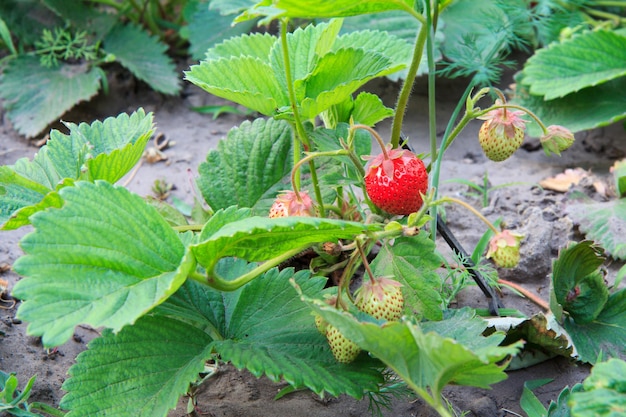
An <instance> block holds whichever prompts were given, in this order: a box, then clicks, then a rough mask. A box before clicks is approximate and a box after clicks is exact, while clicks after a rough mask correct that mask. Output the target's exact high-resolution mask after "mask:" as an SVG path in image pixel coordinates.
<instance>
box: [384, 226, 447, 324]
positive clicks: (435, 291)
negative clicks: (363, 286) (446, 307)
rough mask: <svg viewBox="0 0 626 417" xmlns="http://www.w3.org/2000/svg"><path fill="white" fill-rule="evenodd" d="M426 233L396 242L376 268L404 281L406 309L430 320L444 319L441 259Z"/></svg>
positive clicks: (385, 246) (387, 244) (389, 247)
mask: <svg viewBox="0 0 626 417" xmlns="http://www.w3.org/2000/svg"><path fill="white" fill-rule="evenodd" d="M434 249H435V247H434V244H433V242H432V241H431V240H430V239H429V238H428V236H427V234H426V233H420V234H419V235H418V236H415V237H411V238H398V239H395V241H394V242H393V244H390V243H385V244H384V245H383V247H382V248H381V249H380V252H379V253H378V255H377V256H376V259H375V260H374V262H372V269H373V270H374V273H375V274H376V275H377V276H391V277H393V278H394V279H396V280H398V281H399V282H401V283H402V284H403V285H404V287H402V293H403V295H404V298H405V305H406V307H405V309H406V310H407V311H409V312H410V313H413V314H415V313H417V314H418V315H419V316H422V317H424V318H427V319H429V320H441V318H442V317H443V315H442V307H443V306H442V299H441V294H440V292H439V290H440V288H441V278H440V277H439V275H438V274H437V273H436V269H437V268H439V267H440V266H441V259H440V258H439V256H438V255H437V254H436V253H435V250H434Z"/></svg>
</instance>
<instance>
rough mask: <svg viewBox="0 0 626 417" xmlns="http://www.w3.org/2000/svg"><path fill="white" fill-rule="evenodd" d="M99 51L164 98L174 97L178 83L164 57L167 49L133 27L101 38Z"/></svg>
mask: <svg viewBox="0 0 626 417" xmlns="http://www.w3.org/2000/svg"><path fill="white" fill-rule="evenodd" d="M103 48H104V50H105V51H106V52H107V53H110V54H113V55H115V60H116V61H118V62H119V63H120V64H122V66H124V67H125V68H127V69H128V70H130V72H132V73H133V75H135V76H136V77H137V78H139V79H140V80H143V81H145V82H146V83H148V85H149V86H150V87H151V88H153V89H154V90H156V91H158V92H161V93H164V94H178V93H179V92H180V88H181V83H180V79H179V77H178V74H177V72H176V66H175V65H174V63H173V62H172V60H171V59H170V58H169V57H168V56H167V55H166V54H165V52H166V51H167V45H165V44H164V43H162V42H160V41H159V40H158V38H157V37H155V36H150V34H148V33H147V32H145V31H144V30H143V29H141V28H139V27H138V26H135V25H133V24H127V25H118V26H116V27H114V28H113V29H112V30H111V31H110V32H109V33H108V34H107V36H106V37H105V38H104V41H103Z"/></svg>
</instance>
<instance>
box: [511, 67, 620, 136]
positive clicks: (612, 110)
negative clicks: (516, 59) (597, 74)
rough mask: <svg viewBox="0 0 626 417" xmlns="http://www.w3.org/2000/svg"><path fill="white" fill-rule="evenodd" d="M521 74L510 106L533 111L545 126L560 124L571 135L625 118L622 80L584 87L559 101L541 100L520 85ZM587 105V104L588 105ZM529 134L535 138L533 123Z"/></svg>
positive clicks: (535, 129) (537, 133)
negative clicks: (513, 105) (517, 105)
mask: <svg viewBox="0 0 626 417" xmlns="http://www.w3.org/2000/svg"><path fill="white" fill-rule="evenodd" d="M522 75H523V73H520V74H518V76H517V77H516V86H517V91H516V92H515V99H514V100H512V102H513V103H515V104H519V105H522V106H525V107H527V108H529V109H530V110H532V111H533V113H535V114H536V115H537V116H538V117H539V118H540V119H541V120H542V122H543V123H544V124H545V125H546V126H547V125H561V126H565V127H567V128H568V129H569V130H571V131H572V132H578V131H581V130H586V129H593V128H596V127H601V126H606V125H609V124H611V123H615V122H617V121H618V120H622V119H624V118H626V94H623V91H626V77H620V78H617V79H614V80H611V81H607V82H606V83H602V84H600V85H597V86H595V87H588V88H585V89H582V90H580V91H578V92H576V93H572V94H568V95H567V96H565V97H563V98H559V99H554V100H548V101H545V100H544V99H543V97H541V96H533V95H531V94H529V92H528V91H527V88H526V87H525V86H524V85H523V82H524V79H523V77H522ZM590 103H591V104H590ZM528 133H529V135H531V136H535V137H539V136H540V135H541V130H540V129H539V128H538V127H537V125H536V124H534V123H532V124H530V125H529V131H528Z"/></svg>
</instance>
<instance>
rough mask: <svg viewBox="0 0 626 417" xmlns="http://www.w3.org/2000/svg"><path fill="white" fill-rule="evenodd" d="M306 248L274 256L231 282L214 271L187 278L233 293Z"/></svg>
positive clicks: (195, 274) (194, 272)
mask: <svg viewBox="0 0 626 417" xmlns="http://www.w3.org/2000/svg"><path fill="white" fill-rule="evenodd" d="M308 247H309V245H307V246H302V247H299V248H297V249H292V250H290V251H287V252H285V253H283V254H281V255H279V256H276V257H275V258H272V259H269V260H267V261H265V262H263V263H262V264H261V265H259V266H257V267H256V268H254V269H253V270H251V271H250V272H247V273H245V274H243V275H241V276H239V277H237V278H235V279H233V280H226V279H224V278H222V277H221V276H220V275H218V274H217V273H215V271H212V272H213V273H212V274H210V275H206V276H205V275H202V274H200V273H198V272H196V271H193V272H192V273H190V274H189V278H191V279H193V280H196V281H199V282H201V283H203V284H205V285H209V286H210V287H212V288H215V289H216V290H219V291H235V290H237V289H239V288H241V287H242V286H244V285H246V284H247V283H249V282H250V281H252V280H253V279H254V278H256V277H258V276H259V275H261V274H263V273H264V272H267V271H269V270H270V269H272V268H273V267H275V266H277V265H280V264H281V263H283V262H285V261H286V260H288V259H290V258H292V257H294V256H296V255H297V254H299V253H300V252H302V251H303V250H305V249H306V248H308Z"/></svg>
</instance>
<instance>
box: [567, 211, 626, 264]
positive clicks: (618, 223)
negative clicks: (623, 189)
mask: <svg viewBox="0 0 626 417" xmlns="http://www.w3.org/2000/svg"><path fill="white" fill-rule="evenodd" d="M567 214H568V215H569V216H571V218H572V220H574V222H576V223H578V224H579V225H580V230H581V231H582V232H583V233H584V234H585V236H586V237H587V238H588V239H593V240H594V241H596V242H598V244H600V245H601V246H602V247H603V248H604V249H605V250H606V252H607V254H609V255H611V256H612V257H614V258H617V259H621V260H626V233H625V231H626V199H619V200H613V201H607V202H598V203H593V204H575V205H570V206H568V207H567Z"/></svg>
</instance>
